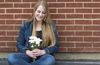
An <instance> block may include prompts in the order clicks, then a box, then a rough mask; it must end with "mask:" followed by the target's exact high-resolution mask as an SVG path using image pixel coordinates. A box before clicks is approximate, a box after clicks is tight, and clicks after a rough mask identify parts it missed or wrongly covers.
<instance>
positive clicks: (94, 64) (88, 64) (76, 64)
mask: <svg viewBox="0 0 100 65" xmlns="http://www.w3.org/2000/svg"><path fill="white" fill-rule="evenodd" d="M0 65H8V62H7V59H5V58H0ZM56 65H100V61H89V60H88V61H74V60H72V61H71V60H70V61H69V60H68V61H67V60H66V61H57V62H56Z"/></svg>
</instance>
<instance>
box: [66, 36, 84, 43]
mask: <svg viewBox="0 0 100 65" xmlns="http://www.w3.org/2000/svg"><path fill="white" fill-rule="evenodd" d="M66 41H67V42H72V41H74V42H82V41H83V37H67V38H66Z"/></svg>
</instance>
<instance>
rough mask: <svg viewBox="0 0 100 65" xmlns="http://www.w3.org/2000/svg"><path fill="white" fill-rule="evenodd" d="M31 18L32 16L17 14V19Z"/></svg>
mask: <svg viewBox="0 0 100 65" xmlns="http://www.w3.org/2000/svg"><path fill="white" fill-rule="evenodd" d="M28 18H31V15H30V14H16V15H15V19H28Z"/></svg>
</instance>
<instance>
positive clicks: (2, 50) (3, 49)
mask: <svg viewBox="0 0 100 65" xmlns="http://www.w3.org/2000/svg"><path fill="white" fill-rule="evenodd" d="M15 51H16V48H15V47H4V48H3V47H2V48H0V52H15Z"/></svg>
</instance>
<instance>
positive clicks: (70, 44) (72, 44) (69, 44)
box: [59, 42, 74, 47]
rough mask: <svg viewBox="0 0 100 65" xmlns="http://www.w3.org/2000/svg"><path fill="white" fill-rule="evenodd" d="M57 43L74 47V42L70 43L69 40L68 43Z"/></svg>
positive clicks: (61, 45)
mask: <svg viewBox="0 0 100 65" xmlns="http://www.w3.org/2000/svg"><path fill="white" fill-rule="evenodd" d="M59 45H60V47H74V43H70V42H68V43H66V42H65V43H63V42H61V43H60V44H59Z"/></svg>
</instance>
